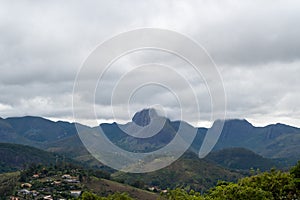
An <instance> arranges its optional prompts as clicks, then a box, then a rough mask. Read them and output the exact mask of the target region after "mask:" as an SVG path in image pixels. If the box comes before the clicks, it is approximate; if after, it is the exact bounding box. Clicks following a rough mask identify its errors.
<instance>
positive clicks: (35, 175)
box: [32, 174, 40, 178]
mask: <svg viewBox="0 0 300 200" xmlns="http://www.w3.org/2000/svg"><path fill="white" fill-rule="evenodd" d="M39 177H40V175H38V174H33V175H32V178H39Z"/></svg>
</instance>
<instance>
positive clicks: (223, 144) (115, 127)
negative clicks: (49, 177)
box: [0, 108, 300, 162]
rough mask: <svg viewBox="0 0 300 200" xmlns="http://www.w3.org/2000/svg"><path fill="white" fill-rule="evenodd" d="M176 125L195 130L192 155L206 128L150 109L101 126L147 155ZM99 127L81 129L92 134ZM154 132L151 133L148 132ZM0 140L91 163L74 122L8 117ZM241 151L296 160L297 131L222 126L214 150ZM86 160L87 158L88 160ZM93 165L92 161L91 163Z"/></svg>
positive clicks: (0, 123)
mask: <svg viewBox="0 0 300 200" xmlns="http://www.w3.org/2000/svg"><path fill="white" fill-rule="evenodd" d="M181 124H184V127H185V132H186V134H188V133H189V131H191V132H192V131H197V134H196V137H195V139H194V141H193V143H192V145H191V147H190V150H191V151H193V152H195V153H197V152H198V151H199V149H200V147H201V145H202V142H203V139H204V137H205V135H206V132H207V130H208V129H207V128H195V127H193V126H191V125H189V124H188V123H186V122H183V121H170V120H169V119H167V118H165V117H162V116H159V115H158V114H157V112H156V111H155V110H154V109H151V108H150V109H144V110H142V111H140V112H137V113H136V114H135V115H134V116H133V118H132V122H128V123H127V124H123V125H121V124H117V123H112V124H107V123H106V124H101V125H99V127H101V128H102V130H104V132H105V134H106V136H107V137H108V138H109V139H110V140H111V141H112V142H113V143H114V144H116V145H118V146H120V147H121V148H123V149H126V150H128V151H132V152H150V151H154V150H157V149H160V148H162V147H164V146H165V145H166V144H168V143H169V142H170V141H172V139H173V138H174V136H175V135H176V133H177V131H178V129H179V127H180V125H181ZM99 127H93V128H92V127H86V130H90V131H95V130H97V129H99ZM156 128H157V129H158V130H159V131H158V133H157V134H155V135H152V132H153V130H152V129H156ZM0 142H6V143H17V144H25V145H30V146H34V147H38V148H40V149H44V150H49V151H54V152H62V153H66V154H70V155H72V156H73V157H74V158H75V159H77V158H78V159H84V160H88V159H90V160H93V158H92V157H90V156H87V155H88V152H87V150H86V149H85V148H84V146H83V144H82V142H81V140H80V139H79V136H78V134H77V131H76V127H75V124H74V123H68V122H61V121H59V122H53V121H50V120H47V119H44V118H41V117H31V116H27V117H12V118H6V119H0ZM233 147H241V148H246V149H249V150H251V151H253V152H255V153H257V154H259V155H261V156H264V157H267V158H280V159H289V160H293V161H296V160H297V159H300V151H299V149H300V129H299V128H296V127H292V126H288V125H285V124H273V125H268V126H265V127H255V126H253V125H252V124H251V123H249V122H248V121H247V120H245V119H241V120H240V119H230V120H226V121H225V122H224V128H223V130H222V133H221V136H220V138H219V140H218V142H217V144H216V145H215V147H214V151H216V150H222V149H226V148H233ZM87 157H88V158H87ZM93 162H94V161H93Z"/></svg>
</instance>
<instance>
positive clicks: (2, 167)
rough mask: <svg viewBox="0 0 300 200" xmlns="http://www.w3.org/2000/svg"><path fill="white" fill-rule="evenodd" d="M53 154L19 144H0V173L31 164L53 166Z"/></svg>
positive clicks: (54, 156)
mask: <svg viewBox="0 0 300 200" xmlns="http://www.w3.org/2000/svg"><path fill="white" fill-rule="evenodd" d="M56 159H57V157H56V155H55V154H52V153H49V152H46V151H43V150H40V149H37V148H34V147H30V146H24V145H19V144H8V143H0V173H3V172H8V171H16V170H19V169H22V168H24V167H25V166H26V165H28V164H31V163H36V164H37V163H41V164H51V163H52V164H54V163H55V161H56Z"/></svg>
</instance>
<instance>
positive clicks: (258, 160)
mask: <svg viewBox="0 0 300 200" xmlns="http://www.w3.org/2000/svg"><path fill="white" fill-rule="evenodd" d="M205 159H207V160H209V161H212V162H214V163H216V164H218V165H221V166H223V167H225V168H228V169H237V170H247V171H249V170H250V169H254V170H256V169H259V170H261V171H266V170H269V169H271V168H273V167H276V168H278V167H280V164H279V163H278V162H277V161H275V160H272V159H268V158H264V157H262V156H260V155H258V154H256V153H254V152H252V151H250V150H248V149H244V148H238V147H237V148H228V149H222V150H218V151H214V152H211V153H210V154H208V155H207V156H206V157H205Z"/></svg>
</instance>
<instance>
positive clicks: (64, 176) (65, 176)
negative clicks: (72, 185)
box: [61, 174, 72, 179]
mask: <svg viewBox="0 0 300 200" xmlns="http://www.w3.org/2000/svg"><path fill="white" fill-rule="evenodd" d="M61 178H63V179H71V178H72V176H71V175H70V174H64V175H62V176H61Z"/></svg>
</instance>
